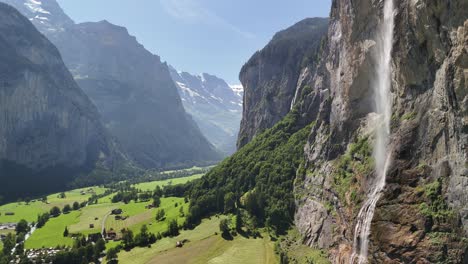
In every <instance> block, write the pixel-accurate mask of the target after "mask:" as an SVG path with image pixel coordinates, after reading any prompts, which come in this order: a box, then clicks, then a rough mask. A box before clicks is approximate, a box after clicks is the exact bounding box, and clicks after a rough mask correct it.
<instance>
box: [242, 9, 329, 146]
mask: <svg viewBox="0 0 468 264" xmlns="http://www.w3.org/2000/svg"><path fill="white" fill-rule="evenodd" d="M327 25H328V19H326V18H310V19H305V20H303V21H301V22H299V23H297V24H296V25H294V26H292V27H290V28H288V29H286V30H283V31H281V32H279V33H277V34H276V35H275V36H274V37H273V39H272V40H271V42H270V43H268V45H267V46H266V47H265V48H263V49H262V50H261V51H258V52H257V53H256V54H255V55H253V56H252V58H251V59H250V60H249V61H248V62H247V63H246V64H245V65H244V67H243V68H242V70H241V73H240V80H241V82H242V85H243V86H244V104H243V115H242V122H241V127H240V132H239V137H238V142H237V146H238V147H239V148H240V147H242V146H244V145H245V144H247V143H248V142H250V141H251V140H252V138H253V137H254V136H255V135H257V134H259V133H261V132H263V131H264V130H265V129H267V128H271V127H272V126H273V125H274V124H276V123H277V122H278V121H280V120H281V119H282V118H283V117H284V116H286V114H287V113H288V112H289V111H290V110H291V105H292V102H293V100H294V97H295V96H297V90H298V89H297V87H298V86H301V83H302V82H303V77H304V74H307V72H314V71H315V67H316V62H317V58H318V55H319V53H320V48H321V43H322V39H323V37H324V36H325V35H326V32H327Z"/></svg>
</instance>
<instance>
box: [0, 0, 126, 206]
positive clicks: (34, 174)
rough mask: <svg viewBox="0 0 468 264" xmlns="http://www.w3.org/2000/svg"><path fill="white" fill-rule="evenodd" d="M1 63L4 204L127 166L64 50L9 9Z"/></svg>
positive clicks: (1, 26) (1, 15)
mask: <svg viewBox="0 0 468 264" xmlns="http://www.w3.org/2000/svg"><path fill="white" fill-rule="evenodd" d="M0 58H1V59H0V124H1V126H0V180H1V182H2V184H1V185H0V196H3V197H7V198H8V199H12V198H15V197H19V196H23V197H24V195H37V194H39V193H47V192H50V191H54V190H57V189H58V188H61V187H64V185H65V184H66V183H68V182H70V181H72V180H73V179H74V178H75V177H76V176H77V175H79V174H80V173H86V172H89V171H91V170H92V169H93V168H94V167H95V166H96V164H100V166H104V167H106V168H108V169H112V168H113V167H114V166H117V164H118V163H122V162H123V161H124V157H123V156H122V155H121V154H120V153H119V151H118V150H117V148H116V147H115V143H114V142H113V140H112V139H111V138H110V136H109V134H108V133H107V132H106V129H105V128H104V126H103V125H102V123H101V120H100V116H99V114H98V111H97V109H96V107H95V106H94V105H93V104H92V102H91V100H89V98H88V97H87V96H86V94H85V93H83V91H82V90H81V89H80V88H79V87H78V85H77V84H76V82H75V81H74V80H73V77H72V75H71V74H70V72H69V71H68V70H67V68H66V66H65V64H64V63H63V61H62V58H61V57H60V54H59V52H58V50H57V49H56V48H55V47H54V45H53V44H52V43H50V42H49V41H48V40H47V39H46V38H45V37H44V36H43V35H42V34H41V33H39V32H38V31H37V30H36V28H35V27H34V26H33V25H32V24H31V22H30V21H28V19H27V18H25V17H24V16H22V15H21V14H20V13H19V12H18V11H16V10H15V9H14V8H13V7H11V6H9V5H6V4H3V3H0Z"/></svg>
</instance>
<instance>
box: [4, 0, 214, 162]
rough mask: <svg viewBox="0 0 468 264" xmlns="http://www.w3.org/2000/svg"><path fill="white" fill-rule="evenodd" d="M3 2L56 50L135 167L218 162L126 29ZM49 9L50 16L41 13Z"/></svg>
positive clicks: (167, 79) (20, 1)
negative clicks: (76, 21)
mask: <svg viewBox="0 0 468 264" xmlns="http://www.w3.org/2000/svg"><path fill="white" fill-rule="evenodd" d="M9 2H11V3H12V4H14V6H15V7H18V8H20V9H21V10H24V11H25V12H24V14H25V15H26V16H28V17H30V20H31V21H32V22H33V23H34V24H35V25H36V26H37V27H38V29H40V30H41V31H42V33H43V34H45V35H46V36H47V37H48V38H49V39H50V40H51V41H52V42H53V43H54V44H55V45H56V46H57V48H58V49H59V51H60V52H61V54H62V57H63V59H64V62H65V64H66V65H67V67H68V68H69V70H70V71H71V73H72V74H73V76H74V78H75V79H76V81H77V82H78V84H79V85H80V87H81V88H82V89H83V90H84V91H85V93H86V94H88V96H89V97H90V98H91V100H92V101H93V102H94V103H95V104H96V106H97V108H98V110H99V112H100V113H101V115H102V117H103V121H104V123H105V125H106V127H107V128H108V129H109V131H110V132H111V133H112V134H113V135H114V136H115V137H116V138H117V139H118V141H119V142H120V143H121V144H122V147H123V150H124V151H125V152H126V153H128V155H129V157H130V158H132V159H133V161H134V162H135V163H136V164H137V165H139V166H140V167H143V168H175V167H180V166H189V165H197V164H198V165H201V164H206V163H211V162H213V161H216V160H218V159H219V158H220V155H219V154H218V153H217V151H216V150H215V148H214V147H213V146H212V145H211V144H210V143H209V142H208V141H207V140H206V138H205V137H204V136H203V135H202V133H201V132H200V130H199V128H198V127H197V125H196V123H195V122H194V121H193V120H192V118H191V117H190V116H189V115H188V114H187V113H186V112H185V110H184V108H183V105H182V102H181V99H180V96H179V94H178V92H177V88H176V86H175V84H174V83H173V81H172V79H171V76H170V74H169V69H168V66H167V65H166V64H165V63H163V62H161V60H160V58H159V57H158V56H156V55H153V54H151V53H150V52H149V51H147V50H146V49H145V48H144V47H143V46H142V45H141V44H140V43H138V42H137V40H136V38H135V37H133V36H131V35H129V33H128V32H127V30H126V29H125V28H123V27H119V26H116V25H113V24H111V23H109V22H107V21H101V22H97V23H81V24H74V23H70V21H71V19H69V18H68V17H67V16H66V14H64V13H63V11H62V10H61V9H60V8H59V7H58V5H57V3H56V1H55V0H50V1H43V2H41V1H35V0H9ZM46 2H47V4H46ZM33 4H34V6H33ZM24 6H26V8H24ZM32 6H33V8H32ZM50 6H52V7H54V8H55V9H54V10H48V9H47V7H50ZM42 14H47V15H49V16H46V18H47V21H48V23H50V24H51V25H50V26H47V27H44V24H43V23H42V22H43V19H36V16H37V15H40V16H42ZM44 20H45V19H44ZM51 27H52V28H54V29H57V28H60V30H58V29H57V30H49V28H51Z"/></svg>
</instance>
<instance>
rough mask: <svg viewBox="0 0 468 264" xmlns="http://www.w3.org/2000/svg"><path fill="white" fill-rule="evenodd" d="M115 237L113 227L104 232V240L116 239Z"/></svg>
mask: <svg viewBox="0 0 468 264" xmlns="http://www.w3.org/2000/svg"><path fill="white" fill-rule="evenodd" d="M116 239H117V233H116V232H115V231H114V229H112V228H111V229H110V230H109V231H107V232H106V240H116Z"/></svg>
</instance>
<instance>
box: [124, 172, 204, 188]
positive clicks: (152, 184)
mask: <svg viewBox="0 0 468 264" xmlns="http://www.w3.org/2000/svg"><path fill="white" fill-rule="evenodd" d="M203 175H204V174H195V175H192V176H189V177H183V178H176V179H168V180H164V181H153V182H143V183H138V184H135V185H134V186H133V187H135V188H136V189H140V190H142V191H153V190H154V189H156V186H161V187H162V186H166V185H171V184H172V185H176V184H183V183H186V182H189V181H193V180H196V179H199V178H201V177H202V176H203Z"/></svg>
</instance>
